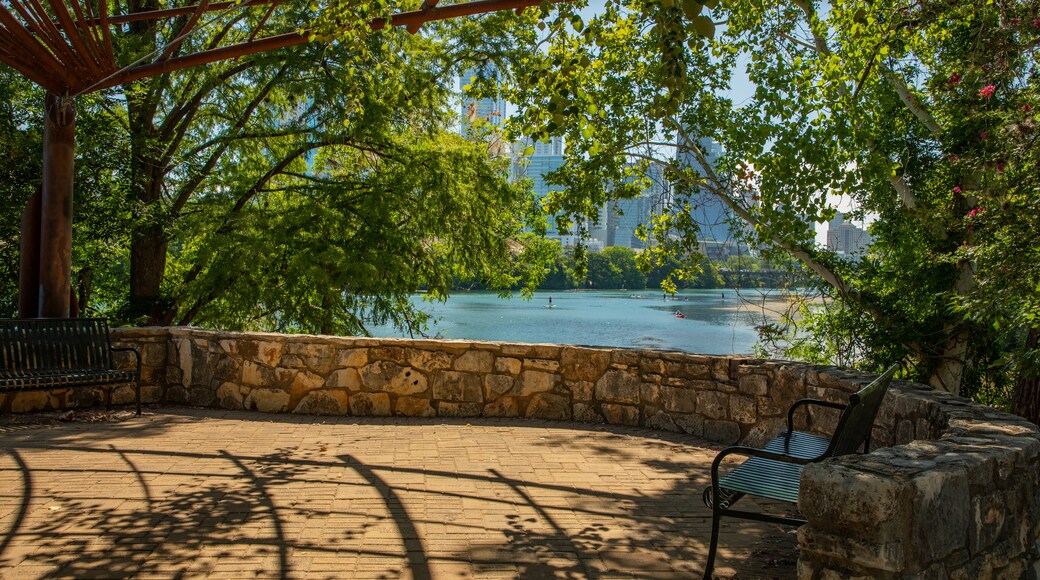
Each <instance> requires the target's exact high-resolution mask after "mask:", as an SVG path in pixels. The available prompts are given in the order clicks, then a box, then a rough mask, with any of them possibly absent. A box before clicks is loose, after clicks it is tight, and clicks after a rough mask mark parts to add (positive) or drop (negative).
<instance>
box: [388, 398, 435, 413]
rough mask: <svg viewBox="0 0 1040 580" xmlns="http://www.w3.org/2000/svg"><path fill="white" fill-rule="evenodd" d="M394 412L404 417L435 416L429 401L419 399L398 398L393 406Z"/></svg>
mask: <svg viewBox="0 0 1040 580" xmlns="http://www.w3.org/2000/svg"><path fill="white" fill-rule="evenodd" d="M394 412H395V414H397V415H401V416H404V417H435V416H436V415H437V411H435V410H434V409H433V405H431V404H430V400H429V399H423V398H421V397H398V398H397V401H395V404H394Z"/></svg>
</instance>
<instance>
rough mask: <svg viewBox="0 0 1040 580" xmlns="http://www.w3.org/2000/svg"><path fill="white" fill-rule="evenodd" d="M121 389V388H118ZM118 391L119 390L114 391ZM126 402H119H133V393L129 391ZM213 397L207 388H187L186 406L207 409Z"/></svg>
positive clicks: (113, 394)
mask: <svg viewBox="0 0 1040 580" xmlns="http://www.w3.org/2000/svg"><path fill="white" fill-rule="evenodd" d="M120 388H122V387H120ZM116 390H119V389H116ZM127 396H128V400H126V401H121V404H122V403H129V402H132V401H133V400H134V395H133V391H132V390H130V392H129V394H128V395H127ZM112 397H113V401H112V402H113V403H115V400H114V399H115V393H112ZM214 399H215V397H214V392H213V390H212V389H209V388H207V387H189V388H188V404H189V405H193V406H196V407H209V406H210V405H212V404H213V401H214Z"/></svg>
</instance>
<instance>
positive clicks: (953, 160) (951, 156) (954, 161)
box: [950, 155, 960, 163]
mask: <svg viewBox="0 0 1040 580" xmlns="http://www.w3.org/2000/svg"><path fill="white" fill-rule="evenodd" d="M959 159H960V157H958V156H956V155H950V163H957V161H958V160H959Z"/></svg>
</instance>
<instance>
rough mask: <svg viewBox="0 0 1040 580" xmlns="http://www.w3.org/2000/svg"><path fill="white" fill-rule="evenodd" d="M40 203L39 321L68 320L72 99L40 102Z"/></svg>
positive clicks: (49, 98) (73, 129)
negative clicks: (41, 196)
mask: <svg viewBox="0 0 1040 580" xmlns="http://www.w3.org/2000/svg"><path fill="white" fill-rule="evenodd" d="M44 109H45V111H44V121H43V122H44V127H43V198H42V203H41V207H40V282H39V289H40V292H39V304H40V307H39V313H38V314H37V315H38V316H40V317H41V318H67V317H68V316H69V297H70V296H71V292H72V179H73V175H74V169H75V168H74V163H75V145H76V108H75V106H74V102H73V100H72V99H69V98H67V97H63V96H59V95H55V94H54V93H50V92H48V93H47V96H46V97H45V98H44Z"/></svg>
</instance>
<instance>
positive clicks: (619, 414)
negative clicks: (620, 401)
mask: <svg viewBox="0 0 1040 580" xmlns="http://www.w3.org/2000/svg"><path fill="white" fill-rule="evenodd" d="M600 410H602V411H603V417H604V418H605V419H606V420H607V423H610V424H611V425H630V426H633V427H635V426H637V425H639V408H638V407H633V406H631V405H612V404H603V405H600Z"/></svg>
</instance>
